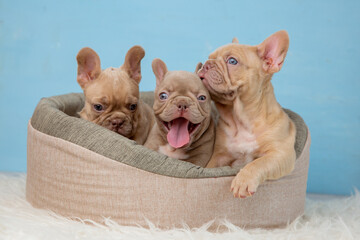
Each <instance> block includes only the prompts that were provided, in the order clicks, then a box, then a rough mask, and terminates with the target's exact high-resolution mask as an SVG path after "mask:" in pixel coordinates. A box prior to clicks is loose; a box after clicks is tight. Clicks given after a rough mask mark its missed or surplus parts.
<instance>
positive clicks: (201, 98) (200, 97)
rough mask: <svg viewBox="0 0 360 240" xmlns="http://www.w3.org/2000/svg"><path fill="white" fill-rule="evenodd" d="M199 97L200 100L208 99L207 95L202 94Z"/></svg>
mask: <svg viewBox="0 0 360 240" xmlns="http://www.w3.org/2000/svg"><path fill="white" fill-rule="evenodd" d="M197 99H198V100H199V101H205V100H206V96H204V95H200V96H198V98H197Z"/></svg>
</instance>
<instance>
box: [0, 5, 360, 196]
mask: <svg viewBox="0 0 360 240" xmlns="http://www.w3.org/2000/svg"><path fill="white" fill-rule="evenodd" d="M359 10H360V1H356V0H352V1H344V2H343V3H340V1H310V0H309V1H246V2H245V1H219V0H216V1H215V0H208V1H145V0H141V1H140V0H139V1H115V0H113V1H95V0H83V1H39V0H32V1H17V0H16V1H15V0H11V1H10V0H9V1H0V106H1V110H0V171H26V130H27V129H26V128H27V122H28V120H29V119H30V117H31V115H32V112H33V110H34V108H35V106H36V104H37V102H38V101H39V100H40V98H41V97H46V96H52V95H57V94H65V93H69V92H80V91H81V89H80V87H79V86H78V85H77V82H76V69H77V66H76V60H75V56H76V54H77V52H78V51H79V50H80V48H82V47H84V46H90V47H92V48H93V49H94V50H95V51H97V52H98V54H99V55H100V58H101V60H102V67H103V68H107V67H110V66H120V65H122V63H123V59H124V56H125V53H126V52H127V50H128V49H129V48H130V47H131V46H133V45H135V44H140V45H142V46H143V47H144V49H145V50H146V56H145V59H144V60H143V62H142V71H143V79H142V82H141V84H140V87H141V90H153V89H154V87H155V78H154V76H153V73H152V71H151V61H152V59H153V58H155V57H159V58H161V59H163V60H164V61H165V62H166V63H167V64H168V68H169V69H170V70H188V71H193V70H194V68H195V65H196V63H197V62H199V61H205V60H206V59H207V56H208V54H209V53H210V52H212V51H213V50H214V49H216V48H217V47H219V46H221V45H224V44H226V43H229V42H230V41H231V39H232V38H233V37H234V36H237V37H238V38H239V40H240V42H241V43H244V44H251V45H255V44H258V43H260V42H262V41H263V40H264V39H265V38H266V37H267V36H269V35H270V34H272V33H274V32H276V31H278V30H280V29H286V30H287V31H288V32H289V35H290V49H289V52H288V55H287V59H286V61H285V65H284V67H283V68H282V70H281V71H280V72H279V73H278V74H276V75H275V76H274V78H273V84H274V87H275V91H276V95H277V98H278V100H279V102H280V103H281V104H282V106H284V107H286V108H290V109H292V110H294V111H296V112H298V113H300V114H301V115H302V116H303V118H304V119H305V121H306V122H307V124H308V126H309V128H310V131H311V134H312V147H311V159H310V161H311V163H310V171H309V181H308V191H309V192H318V193H333V194H350V193H351V191H352V189H353V187H357V188H360V101H359V100H360V99H359V98H360V97H359V96H360V94H359V92H360V77H359V70H358V69H359V64H360V61H359V60H360V44H359V43H360V38H359V37H360V27H359V26H360V14H359Z"/></svg>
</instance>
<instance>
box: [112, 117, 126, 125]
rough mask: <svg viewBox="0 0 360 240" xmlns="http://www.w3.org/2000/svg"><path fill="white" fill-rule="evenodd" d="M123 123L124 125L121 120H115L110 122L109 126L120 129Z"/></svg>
mask: <svg viewBox="0 0 360 240" xmlns="http://www.w3.org/2000/svg"><path fill="white" fill-rule="evenodd" d="M123 123H124V120H122V119H118V118H116V119H113V120H111V124H112V125H113V126H114V127H120V126H121V125H122V124H123Z"/></svg>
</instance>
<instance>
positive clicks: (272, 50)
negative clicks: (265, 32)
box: [257, 30, 289, 74]
mask: <svg viewBox="0 0 360 240" xmlns="http://www.w3.org/2000/svg"><path fill="white" fill-rule="evenodd" d="M257 48H258V56H259V57H260V59H261V60H262V61H263V64H262V65H263V70H264V71H265V72H267V73H270V74H272V73H275V72H278V71H280V69H281V67H282V65H283V63H284V60H285V57H286V53H287V51H288V48H289V35H288V34H287V32H286V31H284V30H282V31H279V32H276V33H274V34H273V35H271V36H270V37H268V38H267V39H265V41H264V42H262V43H261V44H260V45H258V46H257Z"/></svg>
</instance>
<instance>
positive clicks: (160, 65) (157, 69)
mask: <svg viewBox="0 0 360 240" xmlns="http://www.w3.org/2000/svg"><path fill="white" fill-rule="evenodd" d="M151 66H152V69H153V72H154V74H155V77H156V86H158V85H159V84H160V83H161V82H162V81H163V80H164V77H165V74H166V73H167V71H168V70H167V67H166V64H165V63H164V62H163V61H162V60H161V59H160V58H155V59H154V60H153V61H152V64H151Z"/></svg>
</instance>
